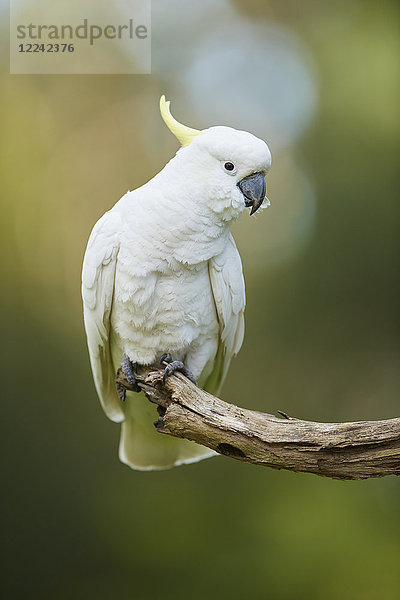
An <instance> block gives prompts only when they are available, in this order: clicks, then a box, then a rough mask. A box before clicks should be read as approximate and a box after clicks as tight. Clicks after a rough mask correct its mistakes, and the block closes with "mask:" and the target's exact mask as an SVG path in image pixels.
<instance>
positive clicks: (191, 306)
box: [111, 261, 218, 364]
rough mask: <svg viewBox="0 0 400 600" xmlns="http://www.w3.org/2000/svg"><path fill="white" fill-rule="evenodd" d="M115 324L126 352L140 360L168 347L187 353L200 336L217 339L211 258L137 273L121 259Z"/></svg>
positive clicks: (180, 355) (180, 354)
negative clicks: (209, 270)
mask: <svg viewBox="0 0 400 600" xmlns="http://www.w3.org/2000/svg"><path fill="white" fill-rule="evenodd" d="M111 325H112V329H113V334H114V336H116V337H117V339H118V343H119V345H120V346H121V347H122V349H123V351H124V352H125V353H127V354H128V355H129V356H130V358H131V360H133V361H136V362H139V363H142V364H151V363H153V362H154V361H155V360H156V359H157V358H158V357H159V356H160V355H161V354H162V353H164V352H171V353H172V354H174V355H175V356H176V357H178V358H183V357H184V355H185V354H186V353H187V351H188V350H189V349H190V348H191V347H193V345H194V344H198V343H200V342H201V339H210V338H212V337H215V338H216V337H217V336H218V321H217V316H216V311H215V304H214V298H213V294H212V289H211V285H210V279H209V274H208V264H207V262H204V263H200V264H197V265H192V266H186V267H183V266H182V267H181V268H180V269H175V270H172V269H165V267H164V271H161V270H153V271H150V272H148V273H146V274H145V275H137V274H135V273H134V269H133V268H131V266H130V265H129V264H126V263H124V262H123V261H119V264H118V267H117V272H116V280H115V292H114V302H113V308H112V314H111Z"/></svg>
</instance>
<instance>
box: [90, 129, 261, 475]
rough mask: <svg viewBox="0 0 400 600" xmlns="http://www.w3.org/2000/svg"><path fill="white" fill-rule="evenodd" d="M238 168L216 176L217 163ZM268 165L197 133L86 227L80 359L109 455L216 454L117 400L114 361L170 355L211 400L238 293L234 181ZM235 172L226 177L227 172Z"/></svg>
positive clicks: (149, 409)
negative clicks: (112, 439)
mask: <svg viewBox="0 0 400 600" xmlns="http://www.w3.org/2000/svg"><path fill="white" fill-rule="evenodd" d="M224 158H225V159H226V160H232V161H234V162H235V164H236V166H237V175H236V177H235V178H233V177H231V176H229V175H227V173H226V172H224V171H223V168H222V166H221V160H223V159H224ZM269 162H270V155H269V151H268V148H267V146H266V144H265V143H264V142H262V141H261V140H258V139H257V138H255V137H254V136H252V135H250V134H248V133H246V132H237V131H235V130H232V129H229V128H224V127H216V128H211V129H209V130H206V131H205V132H203V134H202V135H199V136H197V137H196V138H195V139H194V140H193V142H192V143H191V144H190V146H188V147H186V148H183V149H181V150H180V151H179V152H178V153H177V155H176V156H175V158H174V159H172V160H171V161H170V162H169V163H168V164H167V165H166V167H165V168H164V169H163V170H162V171H161V172H160V173H159V174H158V175H156V176H155V177H154V178H153V179H152V180H150V181H149V182H148V183H147V184H145V185H144V186H142V187H141V188H139V189H137V190H135V191H133V192H128V193H127V194H125V196H124V197H123V198H121V200H120V201H119V202H117V204H116V205H115V206H114V207H113V208H112V209H111V210H110V211H109V212H107V213H106V214H105V215H104V216H103V217H102V218H101V219H100V220H99V221H98V223H97V224H96V225H95V227H94V229H93V231H92V234H91V236H90V239H89V242H88V246H87V250H86V253H85V258H84V265H83V273H82V295H83V303H84V318H85V327H86V333H87V338H88V346H89V354H90V361H91V366H92V370H93V376H94V381H95V385H96V389H97V392H98V395H99V398H100V400H101V403H102V405H103V408H104V410H105V412H106V414H107V415H108V416H109V417H110V419H112V420H114V421H123V423H122V432H121V443H120V458H121V460H122V461H123V462H124V463H126V464H128V465H129V466H131V467H133V468H136V469H141V470H149V469H164V468H169V467H171V466H174V465H179V464H184V463H189V462H194V461H197V460H201V459H202V458H206V457H208V456H212V455H214V454H215V453H214V452H212V451H211V450H209V449H208V448H204V447H202V446H199V445H197V444H195V443H193V442H189V441H187V440H179V439H176V438H172V437H169V436H164V435H160V434H158V433H157V432H156V430H155V428H154V427H153V422H154V421H156V419H157V416H158V415H157V413H156V410H155V408H154V407H153V406H152V405H150V403H149V402H148V401H147V400H146V399H145V397H144V395H143V394H134V393H132V392H128V393H127V398H126V401H125V402H121V401H120V400H119V399H118V396H117V393H116V388H115V374H116V371H117V369H118V367H119V365H120V363H121V360H122V357H123V356H124V355H127V356H128V357H129V358H130V360H131V361H132V362H137V363H139V364H143V365H148V364H154V363H156V362H157V361H158V360H159V358H160V356H161V354H163V353H164V352H170V353H171V354H172V355H173V357H174V358H176V359H179V360H183V361H184V362H185V363H186V365H187V366H188V367H189V369H191V370H192V371H193V373H194V375H195V376H196V377H197V378H198V380H199V383H200V385H202V386H203V387H205V388H206V389H207V390H208V391H210V392H211V393H214V394H217V393H219V390H220V388H221V385H222V383H223V381H224V378H225V376H226V373H227V370H228V368H229V364H230V361H231V359H232V357H233V356H234V355H235V354H237V352H238V351H239V349H240V347H241V345H242V341H243V334H244V307H245V290H244V280H243V273H242V265H241V261H240V256H239V253H238V251H237V248H236V245H235V242H234V240H233V237H232V235H231V234H230V227H231V223H232V220H233V219H236V218H238V217H239V216H240V214H241V213H242V211H243V209H244V198H243V196H242V194H241V192H240V191H239V190H238V188H237V185H236V184H237V181H238V180H239V179H240V178H241V177H244V176H246V175H248V174H249V173H252V172H254V171H257V170H263V171H265V172H266V171H267V169H268V167H269ZM235 173H236V171H235Z"/></svg>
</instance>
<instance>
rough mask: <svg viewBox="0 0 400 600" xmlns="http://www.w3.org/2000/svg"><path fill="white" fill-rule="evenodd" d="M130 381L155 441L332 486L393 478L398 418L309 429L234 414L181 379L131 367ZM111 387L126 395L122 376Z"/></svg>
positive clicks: (399, 460)
mask: <svg viewBox="0 0 400 600" xmlns="http://www.w3.org/2000/svg"><path fill="white" fill-rule="evenodd" d="M135 376H136V378H137V382H138V384H139V386H140V387H141V389H142V390H143V391H144V392H145V394H146V396H147V398H148V399H149V400H150V401H151V402H154V403H156V404H157V405H158V412H159V414H160V418H159V421H158V422H157V424H156V427H157V430H158V431H159V432H160V433H162V434H167V435H173V436H175V437H179V438H186V439H188V440H193V441H195V442H198V443H199V444H202V445H204V446H207V447H208V448H212V449H213V450H215V451H216V452H218V453H220V454H224V455H225V456H229V457H231V458H235V459H237V460H241V461H243V462H248V463H254V464H257V465H264V466H266V467H272V468H273V469H288V470H290V471H302V472H307V473H315V474H316V475H322V476H325V477H331V478H335V479H367V478H369V477H383V476H385V475H399V474H400V418H397V419H388V420H385V421H358V422H354V423H314V422H311V421H301V420H299V419H295V418H292V417H288V415H285V414H284V413H282V415H283V417H284V418H279V417H275V416H273V415H270V414H267V413H261V412H257V411H253V410H247V409H244V408H239V407H237V406H234V405H233V404H228V403H227V402H224V401H223V400H220V399H219V398H216V397H214V396H211V394H208V393H207V392H205V391H204V390H202V389H200V388H197V387H196V386H195V385H193V384H192V383H191V382H190V381H188V380H187V379H186V378H185V377H184V376H183V375H181V374H179V373H178V374H174V375H172V376H171V377H169V378H168V379H167V381H166V384H165V385H163V384H162V371H160V370H158V369H155V368H154V367H138V368H137V369H136V370H135ZM117 381H118V382H119V383H120V384H121V385H122V386H123V387H125V388H126V389H130V388H129V383H128V382H127V380H126V378H125V377H124V374H123V372H121V371H119V372H118V374H117Z"/></svg>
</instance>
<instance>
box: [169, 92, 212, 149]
mask: <svg viewBox="0 0 400 600" xmlns="http://www.w3.org/2000/svg"><path fill="white" fill-rule="evenodd" d="M169 105H170V102H169V100H165V96H161V98H160V112H161V116H162V118H163V121H164V123H165V124H166V126H167V127H168V129H169V130H170V131H171V132H172V133H173V134H174V136H175V137H176V138H177V139H178V140H179V142H180V143H181V144H182V146H189V144H190V142H191V141H192V140H193V138H194V137H196V135H200V134H201V133H203V132H202V131H199V130H198V129H192V128H191V127H186V125H182V123H178V121H177V120H176V119H174V117H173V116H172V115H171V111H170V109H169Z"/></svg>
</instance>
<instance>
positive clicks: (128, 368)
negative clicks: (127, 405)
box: [117, 356, 141, 400]
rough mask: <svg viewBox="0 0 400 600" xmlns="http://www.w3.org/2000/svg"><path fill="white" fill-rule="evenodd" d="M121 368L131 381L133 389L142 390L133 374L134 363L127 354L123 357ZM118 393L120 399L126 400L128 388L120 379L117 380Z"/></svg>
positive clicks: (135, 390)
mask: <svg viewBox="0 0 400 600" xmlns="http://www.w3.org/2000/svg"><path fill="white" fill-rule="evenodd" d="M120 368H121V369H122V370H123V372H124V375H125V377H126V378H127V380H128V381H129V383H130V385H131V388H132V391H133V392H140V391H141V390H140V387H139V386H138V384H137V383H136V379H135V376H134V374H133V368H132V363H131V361H130V360H129V358H128V357H127V356H124V358H123V359H122V361H121V367H120ZM117 393H118V397H119V399H120V400H125V397H126V389H125V388H124V387H123V386H122V385H121V384H120V383H119V382H118V381H117Z"/></svg>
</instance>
